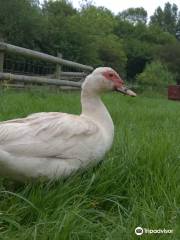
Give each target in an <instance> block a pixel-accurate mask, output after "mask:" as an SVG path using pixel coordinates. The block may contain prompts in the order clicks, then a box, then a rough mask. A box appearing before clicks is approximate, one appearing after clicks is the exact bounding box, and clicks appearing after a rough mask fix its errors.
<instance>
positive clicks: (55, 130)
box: [0, 113, 98, 157]
mask: <svg viewBox="0 0 180 240" xmlns="http://www.w3.org/2000/svg"><path fill="white" fill-rule="evenodd" d="M97 130H98V127H97V125H96V124H95V123H94V122H93V121H91V120H89V119H86V118H84V117H81V116H75V115H70V114H64V113H37V114H32V115H30V116H28V117H27V118H22V119H15V120H10V121H5V122H1V123H0V149H3V151H6V152H8V153H10V154H12V155H16V156H31V157H33V156H35V157H56V156H62V157H63V156H66V155H67V153H68V152H69V151H71V150H72V148H73V149H75V148H76V146H77V145H78V144H83V143H84V141H85V140H86V139H87V138H89V137H93V135H94V134H95V133H96V132H97Z"/></svg>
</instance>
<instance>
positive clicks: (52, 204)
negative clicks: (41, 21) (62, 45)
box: [0, 91, 180, 240]
mask: <svg viewBox="0 0 180 240" xmlns="http://www.w3.org/2000/svg"><path fill="white" fill-rule="evenodd" d="M103 100H104V102H105V104H106V105H107V107H108V109H109V111H110V113H111V116H112V118H113V120H114V124H115V139H114V144H113V147H112V149H111V151H110V152H109V153H108V154H107V156H106V157H105V158H104V161H103V162H102V163H101V164H100V165H99V166H97V167H95V168H94V169H90V170H88V171H87V172H85V173H83V174H82V173H77V174H75V175H74V176H72V177H70V178H68V179H66V180H61V181H58V182H56V183H54V182H47V183H38V182H34V183H26V184H19V183H14V182H12V181H10V180H6V179H1V180H0V239H3V240H16V239H17V240H26V239H28V240H29V239H33V240H35V239H36V240H66V239H71V240H79V239H80V240H90V239H91V240H94V239H95V240H96V239H97V240H102V239H106V240H116V239H117V240H119V239H120V240H131V239H171V240H179V239H180V209H179V203H180V172H179V171H180V144H179V143H180V103H179V102H173V101H168V100H167V99H166V98H165V97H162V96H160V95H157V94H156V95H155V96H153V95H152V94H147V93H146V95H143V94H142V95H140V96H138V97H137V98H130V97H124V96H122V95H120V94H117V93H113V94H106V95H104V96H103ZM42 111H62V112H69V113H74V114H79V113H80V96H79V93H78V92H71V93H70V92H69V93H68V92H66V93H48V92H47V91H45V92H27V93H26V92H18V93H16V92H14V91H5V92H1V94H0V120H1V121H2V120H6V119H11V118H17V117H24V116H26V115H27V114H30V113H33V112H42ZM137 226H141V227H144V228H150V229H159V228H161V229H164V228H166V229H173V231H174V233H173V234H151V235H150V234H149V235H148V234H144V235H142V236H141V237H138V236H136V235H135V233H134V229H135V227H137Z"/></svg>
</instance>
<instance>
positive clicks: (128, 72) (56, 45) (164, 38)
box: [0, 0, 180, 80]
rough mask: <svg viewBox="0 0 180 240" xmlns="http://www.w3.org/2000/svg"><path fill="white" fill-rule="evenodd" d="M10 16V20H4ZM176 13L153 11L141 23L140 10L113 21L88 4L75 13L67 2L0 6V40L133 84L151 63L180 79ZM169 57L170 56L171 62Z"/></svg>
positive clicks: (29, 0)
mask: <svg viewBox="0 0 180 240" xmlns="http://www.w3.org/2000/svg"><path fill="white" fill-rule="evenodd" d="M9 13H10V14H9ZM178 33H179V38H180V13H179V11H178V8H177V6H176V5H175V4H170V3H166V4H165V6H164V9H162V8H160V7H158V8H157V9H156V11H155V13H154V14H153V16H151V20H150V23H147V11H146V10H145V9H144V8H129V9H127V10H124V11H122V12H120V13H119V14H117V15H114V14H113V13H112V12H111V11H110V10H108V9H106V8H104V7H96V6H95V5H94V3H93V1H91V0H82V1H81V9H79V10H77V9H75V8H74V7H73V5H72V3H71V1H70V0H54V1H53V0H45V2H44V4H43V5H40V3H39V0H13V1H12V0H6V1H4V0H0V38H4V40H5V41H6V42H9V43H11V44H15V45H19V46H22V47H27V48H30V49H35V50H39V51H42V52H46V53H50V54H54V55H55V54H57V52H61V53H62V54H63V57H64V58H66V59H69V60H74V61H78V62H81V63H84V64H90V65H92V66H94V67H96V66H111V67H113V68H115V69H116V70H117V71H120V73H121V75H124V76H126V77H127V79H130V80H135V79H136V75H137V74H140V73H142V72H143V70H144V68H145V66H147V64H150V63H151V62H153V61H154V60H156V59H159V61H161V62H162V63H165V64H166V65H167V66H168V69H169V71H172V72H173V73H174V74H175V75H176V77H177V79H179V78H180V72H179V59H180V56H179V55H180V54H179V53H180V44H179V43H178ZM172 55H173V56H172Z"/></svg>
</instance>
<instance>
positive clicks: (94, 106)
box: [81, 89, 114, 134]
mask: <svg viewBox="0 0 180 240" xmlns="http://www.w3.org/2000/svg"><path fill="white" fill-rule="evenodd" d="M81 105H82V115H84V116H87V117H89V118H91V119H92V120H94V121H96V122H97V123H98V124H99V125H100V126H102V127H103V128H104V129H106V131H107V132H108V134H114V124H113V121H112V119H111V116H110V114H109V112H108V110H107V108H106V107H105V105H104V104H103V102H102V101H101V98H100V96H99V94H97V93H93V92H91V91H87V90H85V89H83V90H82V92H81Z"/></svg>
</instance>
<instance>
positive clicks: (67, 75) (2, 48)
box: [0, 41, 93, 87]
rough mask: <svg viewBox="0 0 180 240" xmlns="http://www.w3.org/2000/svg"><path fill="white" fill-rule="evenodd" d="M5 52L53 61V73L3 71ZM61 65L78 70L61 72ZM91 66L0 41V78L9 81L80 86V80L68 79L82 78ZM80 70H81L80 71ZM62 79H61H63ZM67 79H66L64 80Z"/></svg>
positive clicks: (90, 69)
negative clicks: (41, 75)
mask: <svg viewBox="0 0 180 240" xmlns="http://www.w3.org/2000/svg"><path fill="white" fill-rule="evenodd" d="M6 53H11V54H14V55H20V56H24V57H27V58H31V59H35V60H41V61H44V62H48V63H53V64H55V65H56V68H55V69H56V70H55V73H54V74H53V75H51V76H47V77H46V76H43V77H40V76H27V75H17V74H12V73H4V72H3V66H4V57H5V54H6ZM61 66H67V67H72V68H75V69H78V71H79V72H62V71H61ZM92 70H93V67H91V66H87V65H83V64H80V63H77V62H73V61H69V60H65V59H63V58H62V55H61V54H59V55H58V56H57V57H55V56H52V55H49V54H45V53H41V52H37V51H34V50H30V49H26V48H22V47H18V46H14V45H11V44H8V43H5V42H1V41H0V80H10V81H18V82H24V83H33V84H34V83H38V84H43V83H45V84H50V85H58V86H73V87H80V86H81V83H80V82H74V81H68V80H75V81H77V79H79V80H82V79H84V78H85V76H86V75H87V74H88V72H90V71H92ZM80 71H82V72H80ZM63 78H64V80H61V79H63ZM65 79H68V80H65Z"/></svg>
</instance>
